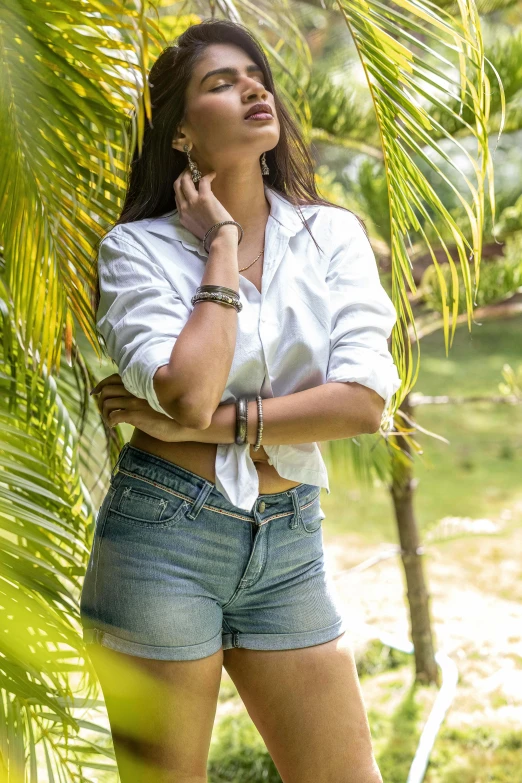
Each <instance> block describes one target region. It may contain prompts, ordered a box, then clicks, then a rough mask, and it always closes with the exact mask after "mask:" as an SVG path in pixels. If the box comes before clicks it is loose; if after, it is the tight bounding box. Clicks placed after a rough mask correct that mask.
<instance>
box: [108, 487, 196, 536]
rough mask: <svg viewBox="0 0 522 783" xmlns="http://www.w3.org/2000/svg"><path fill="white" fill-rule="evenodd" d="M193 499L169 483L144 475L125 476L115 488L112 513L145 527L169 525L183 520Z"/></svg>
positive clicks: (124, 520) (110, 510)
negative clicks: (188, 498)
mask: <svg viewBox="0 0 522 783" xmlns="http://www.w3.org/2000/svg"><path fill="white" fill-rule="evenodd" d="M189 507H190V501H189V500H186V499H185V498H184V497H183V496H181V495H178V494H174V492H173V491H171V490H169V489H168V488H167V487H165V488H163V487H161V486H160V485H158V484H157V483H155V482H154V483H153V482H152V481H150V482H149V480H148V479H147V480H146V479H143V478H141V477H140V476H138V475H136V476H132V477H129V476H124V477H123V480H122V481H121V482H120V483H119V484H118V487H117V489H116V490H115V492H114V496H113V498H112V502H111V504H110V509H109V514H110V516H112V517H113V518H115V519H118V520H120V521H121V522H128V523H129V524H136V525H141V526H144V527H147V526H148V527H167V526H171V525H175V524H176V523H177V522H179V521H180V520H181V519H182V517H183V516H184V514H185V513H186V512H187V511H188V509H189Z"/></svg>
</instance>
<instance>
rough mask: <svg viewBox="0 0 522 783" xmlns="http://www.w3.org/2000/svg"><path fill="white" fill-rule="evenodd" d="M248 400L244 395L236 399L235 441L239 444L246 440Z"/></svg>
mask: <svg viewBox="0 0 522 783" xmlns="http://www.w3.org/2000/svg"><path fill="white" fill-rule="evenodd" d="M247 416H248V402H247V398H246V397H238V399H237V400H236V443H237V445H238V446H241V445H242V444H243V443H246V441H247Z"/></svg>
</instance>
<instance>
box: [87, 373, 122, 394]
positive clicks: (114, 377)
mask: <svg viewBox="0 0 522 783" xmlns="http://www.w3.org/2000/svg"><path fill="white" fill-rule="evenodd" d="M118 381H119V382H121V377H120V375H119V374H118V373H117V372H114V373H113V374H112V375H108V376H107V377H106V378H102V380H101V381H98V383H97V384H96V386H94V387H93V388H92V389H91V390H90V392H89V394H98V392H99V391H100V390H101V389H102V388H103V387H104V386H106V385H107V384H108V383H117V382H118Z"/></svg>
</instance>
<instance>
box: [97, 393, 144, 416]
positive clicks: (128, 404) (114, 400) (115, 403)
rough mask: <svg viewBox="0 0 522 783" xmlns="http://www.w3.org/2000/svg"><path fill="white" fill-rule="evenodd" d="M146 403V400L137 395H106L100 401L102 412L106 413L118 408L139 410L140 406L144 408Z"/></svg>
mask: <svg viewBox="0 0 522 783" xmlns="http://www.w3.org/2000/svg"><path fill="white" fill-rule="evenodd" d="M147 406H148V403H147V401H146V400H140V399H139V398H138V397H129V396H126V397H108V398H107V399H106V400H103V402H102V408H103V413H104V415H105V416H107V415H108V413H109V411H114V410H117V409H119V408H122V409H128V410H139V409H140V408H146V407H147Z"/></svg>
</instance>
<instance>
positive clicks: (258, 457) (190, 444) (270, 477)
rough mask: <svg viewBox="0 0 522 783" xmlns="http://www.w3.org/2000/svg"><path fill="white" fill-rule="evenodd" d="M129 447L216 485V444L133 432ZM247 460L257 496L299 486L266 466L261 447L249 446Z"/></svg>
mask: <svg viewBox="0 0 522 783" xmlns="http://www.w3.org/2000/svg"><path fill="white" fill-rule="evenodd" d="M130 444H131V446H136V448H138V449H142V450H143V451H148V452H150V453H151V454H155V455H156V456H157V457H161V458H162V459H166V460H168V461H169V462H173V463H174V464H175V465H179V467H181V468H185V470H190V471H191V472H192V473H196V474H197V475H198V476H202V477H203V478H205V479H207V481H211V482H212V483H213V484H215V483H216V471H215V464H216V452H217V444H216V443H197V442H196V441H183V442H181V443H168V442H166V441H163V440H158V439H157V438H153V437H151V436H150V435H147V433H146V432H143V431H142V430H138V429H136V428H135V429H134V432H133V433H132V437H131V439H130ZM250 456H251V457H252V460H253V462H254V465H255V467H256V470H257V474H258V476H259V494H260V495H269V494H272V493H273V492H283V491H284V490H286V489H291V488H292V487H297V486H298V484H300V483H301V482H299V481H289V480H288V479H285V478H281V476H280V475H279V473H278V472H277V471H276V469H275V468H274V466H273V465H269V464H268V454H267V453H266V451H265V450H264V448H263V446H261V447H260V448H259V449H258V451H254V446H253V444H250Z"/></svg>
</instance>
